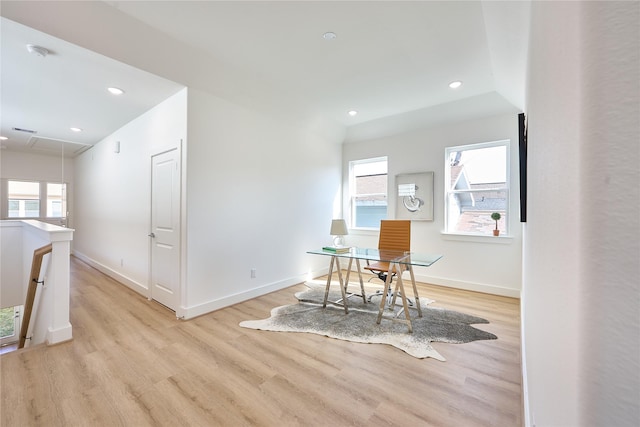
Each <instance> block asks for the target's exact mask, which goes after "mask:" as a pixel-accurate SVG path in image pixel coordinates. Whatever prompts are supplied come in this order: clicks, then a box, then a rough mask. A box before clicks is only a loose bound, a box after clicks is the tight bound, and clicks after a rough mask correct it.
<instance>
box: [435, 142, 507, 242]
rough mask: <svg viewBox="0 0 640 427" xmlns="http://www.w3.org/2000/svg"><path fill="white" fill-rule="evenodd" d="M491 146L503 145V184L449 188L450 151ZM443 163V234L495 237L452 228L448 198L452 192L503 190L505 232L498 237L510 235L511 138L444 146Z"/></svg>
mask: <svg viewBox="0 0 640 427" xmlns="http://www.w3.org/2000/svg"><path fill="white" fill-rule="evenodd" d="M493 147H505V163H506V164H505V183H504V186H496V187H491V188H478V189H469V190H452V189H451V160H450V159H451V153H453V152H458V151H470V150H478V149H484V148H493ZM444 164H445V172H444V231H443V234H448V235H458V236H468V237H488V236H490V237H491V238H493V239H496V237H495V236H493V235H489V234H484V233H478V232H464V231H457V230H452V229H451V228H450V227H451V225H450V224H449V218H450V206H449V199H450V195H452V194H462V193H481V192H487V191H504V192H505V193H506V197H505V199H506V200H505V215H504V228H505V233H500V236H499V238H500V237H507V238H509V237H510V236H511V232H510V231H511V225H510V224H511V221H510V220H511V216H512V212H511V140H510V139H501V140H497V141H489V142H478V143H473V144H465V145H457V146H452V147H446V148H445V152H444Z"/></svg>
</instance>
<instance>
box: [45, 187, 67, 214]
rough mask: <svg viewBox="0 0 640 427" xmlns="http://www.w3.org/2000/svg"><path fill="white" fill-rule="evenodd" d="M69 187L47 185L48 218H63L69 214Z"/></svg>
mask: <svg viewBox="0 0 640 427" xmlns="http://www.w3.org/2000/svg"><path fill="white" fill-rule="evenodd" d="M66 190H67V186H66V185H65V184H53V183H50V182H48V183H47V218H63V217H65V216H66V215H65V213H66V212H67V195H66V194H65V192H66Z"/></svg>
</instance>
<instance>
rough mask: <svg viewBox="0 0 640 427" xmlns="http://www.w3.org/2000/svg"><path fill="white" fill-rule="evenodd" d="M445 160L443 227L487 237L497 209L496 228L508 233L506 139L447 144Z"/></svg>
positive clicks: (493, 223) (507, 145) (456, 231)
mask: <svg viewBox="0 0 640 427" xmlns="http://www.w3.org/2000/svg"><path fill="white" fill-rule="evenodd" d="M445 159H446V160H445V161H446V164H445V171H446V175H445V186H446V187H445V198H446V201H445V209H446V212H445V230H446V231H447V232H449V233H460V234H476V235H488V236H490V235H492V234H493V230H494V229H495V228H496V222H495V221H494V220H492V219H491V214H492V213H493V212H498V213H499V214H500V215H501V219H500V220H499V221H498V229H499V230H500V232H501V234H508V233H507V231H508V227H507V225H508V222H507V221H508V219H509V180H508V177H509V164H508V161H509V141H498V142H490V143H482V144H473V145H466V146H460V147H449V148H447V149H446V157H445Z"/></svg>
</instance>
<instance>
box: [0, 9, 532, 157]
mask: <svg viewBox="0 0 640 427" xmlns="http://www.w3.org/2000/svg"><path fill="white" fill-rule="evenodd" d="M528 13H529V3H528V2H526V1H525V2H479V1H471V2H458V1H445V2H436V1H408V2H400V1H373V2H372V1H353V2H337V1H321V2H313V1H287V2H272V1H257V2H247V1H228V2H223V1H196V2H186V1H145V2H138V1H121V2H111V1H110V2H97V1H94V2H56V1H48V2H13V1H4V0H3V1H2V3H1V8H0V14H1V15H2V16H3V17H5V18H7V19H4V18H3V19H2V22H1V28H0V29H1V34H2V42H1V48H2V52H1V53H2V63H1V67H2V75H1V78H2V82H1V84H2V92H1V107H2V117H1V123H0V124H1V129H0V132H1V134H2V135H4V136H8V137H9V138H10V139H9V140H8V141H3V143H2V144H3V145H4V146H6V147H8V148H7V149H16V148H20V147H22V148H25V149H29V147H28V146H29V143H30V142H29V136H30V135H27V134H21V133H19V132H15V131H13V130H12V128H13V127H20V128H27V129H34V130H37V131H38V134H37V136H38V137H43V138H54V139H61V140H70V141H75V142H79V143H83V144H94V143H96V142H98V141H99V140H100V139H102V138H104V137H105V136H107V135H109V134H110V133H111V132H113V131H114V130H116V129H118V128H119V127H121V126H122V125H123V124H125V123H127V122H128V121H130V120H131V119H133V118H135V117H137V116H138V115H140V114H141V113H142V112H144V111H146V110H148V109H149V108H150V107H152V106H153V105H155V104H157V103H158V102H160V101H161V100H163V99H165V98H167V97H168V96H170V95H171V94H173V93H175V92H176V91H178V90H180V88H182V87H184V86H188V87H193V88H196V89H198V90H206V91H209V92H211V93H213V94H215V95H217V96H220V97H222V98H225V99H228V100H230V101H232V102H236V103H239V104H241V105H245V106H247V107H249V108H254V109H257V110H261V111H265V112H269V113H272V114H274V115H278V116H283V117H289V118H290V119H291V120H292V121H302V122H307V123H313V124H314V125H313V126H314V127H315V129H316V130H318V128H321V127H324V128H326V129H329V128H332V129H338V130H341V132H342V137H343V138H345V139H346V140H347V141H355V140H360V139H365V138H374V137H379V136H383V135H384V134H388V133H390V132H398V131H402V130H409V129H413V128H416V127H420V126H425V125H429V124H436V123H437V122H443V121H447V120H449V121H454V120H467V119H469V118H473V117H482V116H483V115H484V116H486V115H490V114H499V113H503V112H508V111H514V112H515V111H519V110H521V109H522V108H523V105H524V83H525V75H524V70H525V61H526V54H527V50H526V47H527V34H528V26H527V23H528ZM14 21H15V22H14ZM17 22H20V23H21V24H24V25H21V24H18V23H17ZM30 27H31V28H30ZM36 29H37V30H36ZM38 30H40V31H42V32H40V31H38ZM327 31H332V32H334V33H335V34H336V35H337V38H335V39H333V40H325V39H324V38H323V37H322V35H323V34H324V33H325V32H327ZM45 33H47V34H45ZM56 37H57V38H56ZM63 40H66V41H63ZM27 43H34V44H38V45H41V46H43V47H46V48H47V49H49V50H51V51H52V54H51V55H49V56H47V57H46V58H40V57H37V56H34V55H30V54H29V53H28V52H27V50H26V47H25V46H26V44H27ZM80 46H82V47H80ZM96 52H98V53H96ZM103 55H104V56H103ZM126 64H129V65H126ZM141 70H146V71H141ZM151 73H153V74H151ZM159 76H162V77H159ZM453 80H462V81H463V82H464V84H463V86H462V87H461V88H459V89H457V90H452V89H450V88H449V87H448V83H449V82H451V81H453ZM111 85H115V86H118V87H121V88H122V89H124V90H125V91H126V94H125V95H123V96H120V97H114V96H112V95H109V94H108V93H107V92H106V91H105V89H106V87H107V86H111ZM351 109H355V110H357V111H358V112H359V114H358V115H357V116H355V117H351V116H349V115H348V114H347V112H348V111H349V110H351ZM70 126H77V127H81V128H83V129H84V131H83V132H82V133H79V134H78V133H73V132H71V131H70V130H69V127H70ZM334 134H335V133H334ZM338 134H339V132H338ZM33 142H34V141H33V140H31V144H32V145H35V146H37V145H38V144H37V143H36V144H33ZM36 142H37V141H36Z"/></svg>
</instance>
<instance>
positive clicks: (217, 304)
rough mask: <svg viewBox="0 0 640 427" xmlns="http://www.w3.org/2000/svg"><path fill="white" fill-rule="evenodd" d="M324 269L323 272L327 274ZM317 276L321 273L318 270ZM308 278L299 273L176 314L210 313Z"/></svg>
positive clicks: (194, 315) (186, 317) (185, 317)
mask: <svg viewBox="0 0 640 427" xmlns="http://www.w3.org/2000/svg"><path fill="white" fill-rule="evenodd" d="M327 272H328V271H325V273H324V274H327ZM317 274H318V275H319V276H320V275H322V274H323V273H320V272H318V273H317ZM307 279H308V275H306V274H305V275H300V276H298V277H292V278H289V279H285V280H280V281H277V282H273V283H269V284H266V285H263V286H260V287H257V288H253V289H250V290H248V291H245V292H240V293H237V294H233V295H229V296H226V297H224V298H219V299H217V300H212V301H207V302H205V303H203V304H198V305H194V306H191V307H180V309H179V311H178V312H176V315H178V317H180V318H182V319H185V320H187V319H193V318H194V317H198V316H202V315H203V314H207V313H211V312H212V311H216V310H220V309H221V308H225V307H229V306H231V305H233V304H238V303H241V302H243V301H247V300H250V299H252V298H257V297H259V296H262V295H266V294H268V293H271V292H275V291H279V290H280V289H284V288H288V287H289V286H293V285H296V284H298V283H302V282H304V281H305V280H307Z"/></svg>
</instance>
